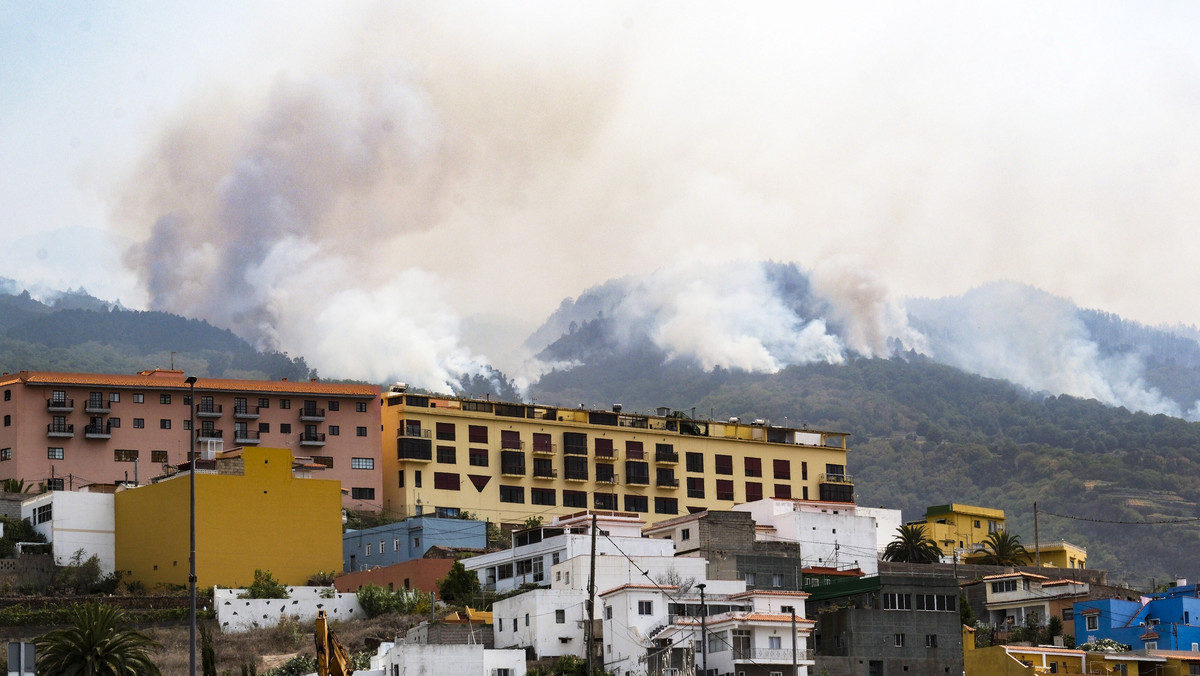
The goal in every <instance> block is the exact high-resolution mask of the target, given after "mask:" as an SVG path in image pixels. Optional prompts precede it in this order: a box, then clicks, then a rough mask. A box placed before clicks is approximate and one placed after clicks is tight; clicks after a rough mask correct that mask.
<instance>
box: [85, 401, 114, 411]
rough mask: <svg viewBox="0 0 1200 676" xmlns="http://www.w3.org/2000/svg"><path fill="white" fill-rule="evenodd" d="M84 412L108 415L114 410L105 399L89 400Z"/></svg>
mask: <svg viewBox="0 0 1200 676" xmlns="http://www.w3.org/2000/svg"><path fill="white" fill-rule="evenodd" d="M83 410H84V411H86V412H88V413H108V412H109V411H111V410H112V408H111V407H110V406H109V403H108V402H107V401H104V400H103V399H100V400H96V399H88V403H87V406H84V407H83Z"/></svg>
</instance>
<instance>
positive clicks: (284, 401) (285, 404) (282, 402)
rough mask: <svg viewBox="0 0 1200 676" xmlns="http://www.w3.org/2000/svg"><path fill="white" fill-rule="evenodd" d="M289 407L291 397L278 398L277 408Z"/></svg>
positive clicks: (290, 405)
mask: <svg viewBox="0 0 1200 676" xmlns="http://www.w3.org/2000/svg"><path fill="white" fill-rule="evenodd" d="M291 407H292V400H291V399H280V400H279V408H282V409H289V408H291Z"/></svg>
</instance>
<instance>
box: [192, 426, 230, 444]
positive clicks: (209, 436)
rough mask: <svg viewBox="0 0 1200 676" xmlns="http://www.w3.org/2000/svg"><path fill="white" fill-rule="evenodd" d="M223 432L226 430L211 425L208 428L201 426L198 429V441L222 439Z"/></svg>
mask: <svg viewBox="0 0 1200 676" xmlns="http://www.w3.org/2000/svg"><path fill="white" fill-rule="evenodd" d="M223 433H224V430H216V429H213V428H211V427H208V428H205V427H201V428H200V429H198V430H196V440H197V441H220V440H221V435H222V434H223Z"/></svg>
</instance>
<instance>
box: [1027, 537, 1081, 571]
mask: <svg viewBox="0 0 1200 676" xmlns="http://www.w3.org/2000/svg"><path fill="white" fill-rule="evenodd" d="M1028 549H1029V553H1030V554H1031V555H1033V557H1034V558H1033V561H1038V560H1040V561H1041V562H1042V566H1043V567H1051V568H1083V567H1084V564H1086V563H1087V550H1086V549H1084V548H1083V547H1079V546H1076V545H1073V544H1071V543H1070V542H1066V541H1064V540H1059V541H1058V542H1048V543H1044V544H1041V545H1039V546H1038V547H1036V548H1034V547H1029V548H1028Z"/></svg>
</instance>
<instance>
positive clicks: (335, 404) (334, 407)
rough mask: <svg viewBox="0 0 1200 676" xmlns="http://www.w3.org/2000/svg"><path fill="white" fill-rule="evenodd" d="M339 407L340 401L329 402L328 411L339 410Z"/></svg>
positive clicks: (340, 405)
mask: <svg viewBox="0 0 1200 676" xmlns="http://www.w3.org/2000/svg"><path fill="white" fill-rule="evenodd" d="M341 408H342V402H340V401H331V402H329V410H330V411H337V410H340V409H341Z"/></svg>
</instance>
